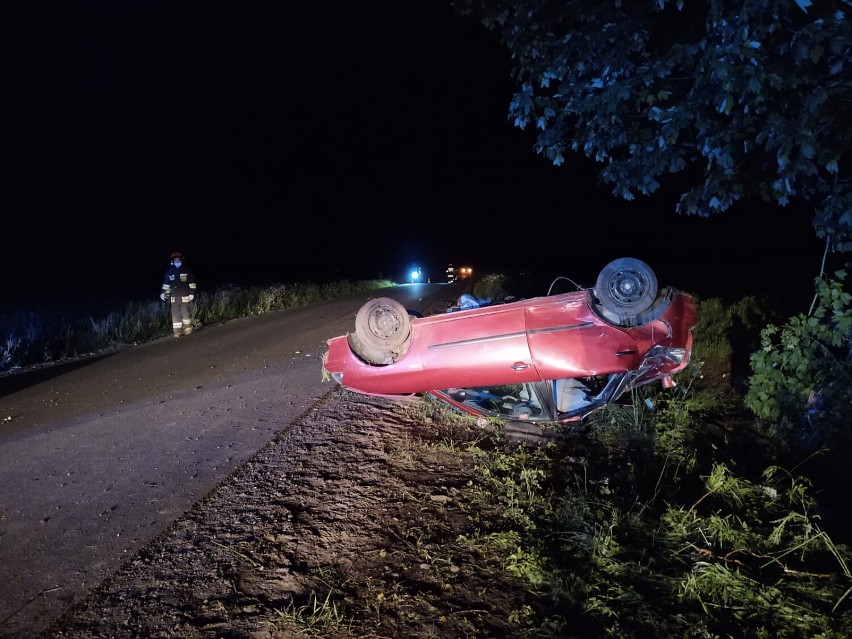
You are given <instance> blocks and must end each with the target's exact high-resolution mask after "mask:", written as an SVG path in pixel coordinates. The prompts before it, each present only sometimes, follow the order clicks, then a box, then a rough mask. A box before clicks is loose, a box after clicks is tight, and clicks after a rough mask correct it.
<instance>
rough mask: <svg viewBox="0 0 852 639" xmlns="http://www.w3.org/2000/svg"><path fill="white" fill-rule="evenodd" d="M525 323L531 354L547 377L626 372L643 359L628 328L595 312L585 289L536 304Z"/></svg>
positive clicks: (526, 317) (545, 377)
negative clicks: (600, 316) (615, 323)
mask: <svg viewBox="0 0 852 639" xmlns="http://www.w3.org/2000/svg"><path fill="white" fill-rule="evenodd" d="M525 322H526V327H527V333H528V345H529V349H530V354H531V356H532V358H533V362H534V364H535V367H536V369H537V370H538V372H539V373H540V374H541V377H542V379H545V380H548V379H549V380H554V379H559V378H563V377H589V376H593V375H600V374H608V373H615V372H620V371H625V370H629V369H631V368H633V367H634V366H636V365H637V364H638V363H639V361H640V360H641V357H640V353H639V352H638V347H637V344H636V342H635V340H634V339H633V338H632V337H631V336H630V334H629V333H628V332H627V330H625V329H623V328H620V327H617V326H612V325H610V324H607V323H605V322H603V321H602V320H601V319H600V318H599V317H598V316H597V315H595V314H594V313H593V312H592V311H591V309H590V308H589V304H588V300H587V293H586V292H581V293H575V294H570V295H565V296H554V298H553V299H552V300H549V301H548V302H545V303H541V304H537V305H532V306H530V307H529V308H528V309H527V311H526V314H525Z"/></svg>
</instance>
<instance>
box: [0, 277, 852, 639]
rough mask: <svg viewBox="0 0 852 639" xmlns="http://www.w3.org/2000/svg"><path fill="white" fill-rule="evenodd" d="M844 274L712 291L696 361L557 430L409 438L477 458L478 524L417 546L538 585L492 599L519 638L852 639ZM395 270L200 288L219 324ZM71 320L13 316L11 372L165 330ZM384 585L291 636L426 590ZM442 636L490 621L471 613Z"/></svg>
mask: <svg viewBox="0 0 852 639" xmlns="http://www.w3.org/2000/svg"><path fill="white" fill-rule="evenodd" d="M845 277H846V274H845V273H844V272H842V271H838V272H837V273H834V274H833V276H831V277H824V276H821V277H820V278H817V280H816V281H815V286H816V296H815V298H814V304H813V306H812V308H811V309H809V311H808V312H807V313H802V314H799V315H796V316H794V317H791V318H787V319H782V318H778V317H775V316H773V314H772V312H771V309H768V308H766V307H765V303H764V302H763V301H762V300H761V299H757V298H753V297H746V298H743V299H741V300H738V301H736V302H733V303H726V302H723V301H721V300H719V299H705V300H702V299H698V300H697V301H698V322H699V323H698V325H697V326H696V328H695V330H694V334H695V345H694V350H693V356H692V360H691V363H690V366H689V367H688V369H687V370H685V371H684V372H683V373H681V374H680V375H678V377H677V379H676V381H677V382H678V383H677V385H676V386H675V387H674V388H672V389H663V388H661V387H660V386H659V385H648V386H645V387H642V388H640V389H638V390H637V391H635V392H634V393H633V394H632V395H631V396H630V397H629V398H628V401H627V402H626V403H619V405H614V406H610V407H607V408H606V409H604V410H601V411H598V412H596V413H593V414H592V415H591V416H590V417H589V418H587V420H586V421H585V422H584V423H583V424H582V425H581V426H580V427H576V426H575V427H571V428H568V427H565V426H554V427H553V428H554V431H553V434H554V435H555V436H554V437H553V438H552V439H548V440H547V441H546V443H538V444H536V445H527V446H511V445H508V444H507V441H506V439H505V438H502V440H501V443H500V444H498V445H495V444H494V439H493V438H492V437H485V436H484V437H483V438H482V439H478V440H476V441H454V440H452V439H448V438H447V437H446V436H445V435H441V436H438V435H436V437H434V438H433V439H431V440H430V439H426V438H421V439H420V440H419V441H418V442H413V443H412V446H413V447H416V446H415V444H416V445H418V446H422V447H426V448H431V449H440V451H441V453H442V454H452V455H454V456H457V457H458V458H460V459H461V460H463V462H464V464H465V465H467V466H468V467H470V468H472V469H473V471H472V477H473V479H471V480H470V481H469V482H468V483H467V486H466V487H465V488H464V489H460V490H459V492H458V494H456V496H455V498H454V499H455V500H456V502H459V501H461V502H462V503H463V510H464V512H466V513H467V514H468V517H470V518H471V521H473V522H474V523H475V526H472V527H471V528H470V530H469V531H468V532H467V533H465V534H463V535H457V536H453V537H452V538H446V539H431V541H430V543H429V544H424V545H420V543H419V542H418V543H417V544H416V547H417V548H419V549H420V550H421V551H422V553H423V561H424V562H438V563H441V565H444V563H445V564H446V565H447V566H456V568H457V569H458V568H459V567H460V570H461V572H460V573H453V574H450V573H448V576H447V579H448V580H450V581H451V580H452V579H455V578H456V577H454V575H455V574H462V575H463V574H465V569H466V563H465V562H476V563H478V564H479V565H480V566H491V567H495V566H496V567H497V569H498V570H499V571H502V572H503V573H504V574H505V575H507V576H510V577H511V578H512V580H513V583H520V584H523V586H522V587H523V588H524V589H525V592H524V593H523V595H524V596H523V597H522V598H521V599H520V600H522V601H523V602H524V603H523V604H522V605H519V606H518V607H515V608H507V609H505V610H492V611H490V614H492V615H494V616H496V617H498V618H500V623H501V624H502V625H503V626H504V627H508V628H512V629H513V632H512V636H518V637H530V638H532V637H536V638H556V637H576V638H578V639H585V638H589V639H592V638H595V639H597V638H600V637H617V638H625V639H627V638H631V639H632V638H636V639H639V638H641V637H649V636H653V637H672V638H675V637H677V638H679V639H680V638H711V637H713V638H715V637H767V638H769V637H772V638H779V637H781V638H805V637H808V638H813V637H818V638H823V639H840V638H845V637H849V636H852V572H850V562H852V550H850V546H849V541H850V538H852V521H850V519H849V515H848V508H847V507H846V498H847V495H846V492H847V490H848V485H849V482H848V476H849V471H848V459H849V458H850V453H852V436H850V432H849V417H848V416H849V415H850V414H852V394H850V393H849V388H852V347H850V334H852V308H851V307H850V301H851V300H852V296H850V294H849V293H848V292H846V287H845V285H844V283H845ZM389 285H392V283H391V282H384V281H367V282H352V283H349V282H342V283H336V284H328V285H322V286H319V285H312V284H309V285H299V286H281V287H268V288H264V289H248V290H237V289H225V290H217V291H216V292H215V293H213V294H211V295H208V296H204V295H201V296H199V299H198V303H197V308H196V320H197V322H198V323H199V324H200V325H211V324H216V323H220V322H225V321H228V320H230V319H235V318H238V317H244V316H247V315H254V314H258V313H264V312H267V311H272V310H278V309H284V308H290V307H293V306H299V305H303V304H308V303H311V302H316V301H320V300H324V299H330V298H333V297H337V296H341V295H349V294H353V293H356V292H359V291H364V290H370V289H375V288H380V287H383V286H389ZM514 285H515V283H514V282H513V281H512V279H511V278H508V277H506V276H503V275H487V276H484V277H482V278H479V279H477V280H476V281H472V282H470V288H471V292H472V293H473V294H474V295H476V296H478V297H491V298H492V299H494V300H495V301H498V302H499V301H502V300H504V299H505V298H506V297H507V296H508V294H509V293H510V292H511V293H514V292H515V289H514ZM4 321H5V320H4ZM5 326H6V324H4V327H5ZM59 326H60V330H58V331H56V330H55V329H51V328H50V325H49V324H47V323H40V322H39V321H36V318H31V321H30V323H29V324H28V323H26V322H24V323H23V324H21V332H18V333H14V332H10V331H9V329H8V328H5V329H4V330H5V331H7V332H5V333H4V338H5V340H6V343H5V349H4V350H3V351H2V357H3V360H2V361H3V370H5V371H9V370H14V369H15V368H16V367H25V366H28V365H33V364H42V363H47V362H49V361H52V360H58V359H63V358H67V357H74V356H81V355H84V354H86V353H91V352H98V351H101V350H104V349H110V348H120V347H124V346H127V345H130V344H133V343H138V342H142V341H146V340H150V339H158V338H162V337H165V336H168V335H169V331H170V329H169V324H168V313H167V310H166V309H165V308H164V307H163V306H162V305H160V304H157V303H149V304H130V305H128V306H127V307H126V308H125V309H124V310H123V311H121V312H116V313H112V314H109V315H107V316H106V317H104V318H101V319H94V318H89V320H88V321H85V322H82V323H79V324H75V325H73V326H72V325H63V324H60V325H59ZM52 331H53V332H52ZM395 410H399V411H407V413H408V417H409V418H410V419H412V420H415V421H417V423H420V424H422V425H423V426H422V431H421V432H425V431H427V430H428V429H429V428H430V427H431V428H433V429H434V430H435V432H436V433H446V432H451V430H452V429H450V430H449V431H448V429H447V428H445V427H444V426H445V425H447V424H464V423H465V421H466V420H471V419H472V418H470V417H467V416H462V415H457V414H455V413H452V412H450V411H449V410H448V409H446V407H444V406H443V405H442V404H438V403H437V402H433V401H431V400H428V399H426V398H424V399H423V401H421V402H417V403H414V404H408V405H405V406H403V407H400V408H398V409H395ZM501 428H502V424H501V423H500V422H494V423H492V424H491V428H490V429H489V432H491V433H493V434H495V435H497V436H500V435H501ZM560 429H561V430H560ZM468 431H470V429H468ZM497 439H500V438H499V437H498V438H497ZM415 453H416V451H415V450H414V449H412V451H410V454H415ZM495 504H498V505H499V508H496V509H495V507H494V505H495ZM495 512H496V514H495ZM476 513H487V516H486V515H477V514H476ZM415 541H416V540H415ZM412 543H414V542H412ZM441 558H445V559H446V561H445V562H443V560H441ZM448 583H449V581H448ZM380 594H381V593H380ZM371 596H373V600H367V599H364V602H366V603H365V604H364V605H365V606H367V607H365V608H364V609H363V610H361V609H360V608H359V605H360V604H361V602H362V600H361V599H360V598H355V599H353V598H352V596H351V593H346V592H345V588H344V587H343V586H340V585H330V586H329V587H328V589H326V590H322V591H320V590H317V591H316V592H313V593H312V594H311V597H310V601H309V603H308V604H305V605H302V604H300V603H298V602H294V603H293V605H292V606H291V607H290V608H288V609H281V610H279V611H278V621H277V624H276V625H278V627H279V630H281V631H282V632H285V631H286V632H293V633H295V634H292V635H287V636H303V637H332V636H334V637H337V636H365V635H363V634H359V632H360V630H367V629H369V628H368V626H370V624H371V623H373V624H375V623H377V622H375V621H372V622H371V621H368V620H375V619H376V618H377V615H376V610H377V608H376V606H378V605H379V603H380V604H381V606H382V607H383V609H384V610H389V609H390V608H392V605H393V601H409V600H410V598H411V597H412V596H413V595H411V594H410V593H409V594H403V593H396V594H395V595H394V598H393V599H387V598H383V599H382V600H381V601H378V600H375V593H372V595H371ZM431 596H434V597H437V598H440V597H441V596H443V595H442V594H441V592H435V593H433V595H431ZM377 602H378V603H377ZM444 621H446V620H444ZM438 622H439V623H438V626H440V625H441V623H443V622H442V620H440V619H439V620H438ZM379 625H381V624H379ZM359 629H360V630H359ZM355 630H359V632H355ZM377 630H380V629H377V628H376V627H373V628H372V630H371V632H375V631H377ZM436 632H437V633H438V634H436V635H434V636H476V635H475V629H471V631H470V632H471V633H473V634H469V635H468V634H465V633H464V632H463V631H458V632H454V633H450V634H446V633H444V634H441V632H439V628H436ZM459 632H461V634H459ZM375 636H384V635H382V634H381V632H380V631H379V634H376V635H375Z"/></svg>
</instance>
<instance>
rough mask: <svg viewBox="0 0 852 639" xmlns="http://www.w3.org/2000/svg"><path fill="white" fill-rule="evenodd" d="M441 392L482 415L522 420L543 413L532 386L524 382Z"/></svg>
mask: <svg viewBox="0 0 852 639" xmlns="http://www.w3.org/2000/svg"><path fill="white" fill-rule="evenodd" d="M443 392H444V393H446V394H447V395H449V396H450V397H452V398H453V399H455V400H456V401H462V403H464V404H466V405H468V406H470V407H471V408H473V409H475V410H476V411H477V412H480V413H482V414H483V415H492V416H495V417H503V418H505V417H511V418H513V419H521V420H522V419H530V418H535V417H538V416H540V415H541V414H542V412H543V411H542V407H541V405H540V404H539V402H538V399H537V397H536V394H535V391H534V390H533V388H532V384H530V383H526V382H525V383H522V384H501V385H498V386H474V387H469V388H453V389H447V390H445V391H443Z"/></svg>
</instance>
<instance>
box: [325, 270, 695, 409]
mask: <svg viewBox="0 0 852 639" xmlns="http://www.w3.org/2000/svg"><path fill="white" fill-rule="evenodd" d="M695 323H696V310H695V302H694V300H693V298H692V296H690V295H689V294H687V293H685V292H684V291H681V290H678V289H676V288H671V287H665V288H662V289H660V288H658V285H657V278H656V276H655V274H654V272H653V270H652V269H651V268H650V267H649V266H648V265H647V264H645V263H644V262H642V261H641V260H638V259H635V258H630V257H625V258H620V259H617V260H614V261H612V262H610V263H609V264H607V265H606V266H605V267H604V268H603V269H602V270H601V271H600V274H599V275H598V278H597V281H596V283H595V286H594V287H592V288H581V289H579V290H577V291H573V292H569V293H562V294H558V295H547V296H544V297H535V298H531V299H524V300H519V301H513V302H510V303H503V304H494V305H486V306H481V307H479V308H470V309H467V310H458V311H455V312H448V313H446V314H441V315H432V316H428V317H414V316H412V315H411V314H410V313H409V312H408V311H407V310H406V309H405V308H404V307H403V306H402V305H401V304H400V303H399V302H397V301H395V300H393V299H391V298H388V297H378V298H375V299H372V300H370V301H368V302H367V303H365V304H364V305H363V306H362V307H361V309H360V310H359V311H358V314H357V316H356V318H355V330H354V331H353V332H350V333H348V334H346V335H342V336H339V337H334V338H332V339H329V340H328V342H327V344H328V350H327V352H326V353H325V356H324V358H323V370H324V374H327V375H328V376H330V377H331V379H333V380H334V381H335V382H337V383H338V384H340V386H341V387H343V388H346V389H348V390H351V391H355V392H358V393H362V394H367V395H376V396H383V397H400V396H410V395H416V394H428V395H431V396H433V397H435V398H437V399H438V400H440V401H443V402H445V403H447V404H449V405H451V406H453V407H454V408H456V409H458V410H460V411H462V412H464V413H468V414H471V415H478V416H484V417H494V418H501V419H507V420H519V421H529V422H576V421H580V420H582V419H583V418H585V417H586V416H587V415H589V414H590V413H592V412H593V411H595V410H598V409H600V408H602V407H604V406H606V405H607V404H609V403H611V402H614V401H615V400H617V399H618V398H619V397H621V396H622V395H624V394H625V393H626V392H628V391H630V390H632V389H635V388H638V387H639V386H643V385H645V384H649V383H652V382H658V381H659V382H660V383H661V384H662V385H663V387H665V388H668V387H671V386H672V385H674V382H673V380H672V376H673V375H675V374H676V373H678V372H680V371H682V370H683V369H684V368H685V367H686V366H687V364H688V363H689V359H690V355H691V351H692V329H693V327H694V326H695Z"/></svg>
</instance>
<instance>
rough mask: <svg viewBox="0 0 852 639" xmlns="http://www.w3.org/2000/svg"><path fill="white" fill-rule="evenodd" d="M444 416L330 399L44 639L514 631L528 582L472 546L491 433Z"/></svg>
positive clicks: (485, 512)
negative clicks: (480, 451) (478, 460)
mask: <svg viewBox="0 0 852 639" xmlns="http://www.w3.org/2000/svg"><path fill="white" fill-rule="evenodd" d="M433 409H435V407H434V405H433V403H432V402H429V401H428V400H425V399H416V400H411V401H410V402H404V403H399V402H390V401H388V400H382V399H375V398H366V397H362V396H358V395H354V394H350V393H347V392H345V391H336V392H334V393H330V394H329V395H328V396H326V397H325V398H323V399H322V400H320V401H319V402H318V403H317V405H316V406H314V407H312V408H311V409H310V410H309V411H308V412H307V413H306V415H305V416H304V417H303V418H302V419H301V420H299V421H298V422H297V423H295V424H294V425H293V427H292V428H291V429H289V430H288V431H287V432H286V433H282V434H281V435H280V436H278V437H276V438H275V440H274V441H272V442H271V443H270V444H269V445H267V446H266V447H265V448H264V449H263V450H261V451H260V452H259V453H258V454H256V455H255V456H253V457H252V458H251V459H250V460H249V461H247V462H246V463H245V464H244V465H242V466H241V467H240V468H239V469H238V470H237V471H236V472H234V473H233V474H232V475H231V476H230V477H228V478H227V479H226V480H225V481H223V482H222V483H221V485H219V486H218V487H217V488H216V489H215V490H213V491H212V492H211V493H210V494H208V495H207V496H206V497H205V498H204V499H203V500H202V501H201V502H200V503H199V504H197V506H196V507H195V508H193V509H192V511H191V512H189V513H188V514H187V515H186V516H185V517H182V518H180V519H179V520H178V521H176V522H175V523H174V524H173V525H172V526H170V527H169V529H168V530H166V531H164V532H163V534H162V535H160V536H159V537H158V538H157V539H156V540H155V541H154V542H153V543H151V544H150V545H148V546H147V547H146V548H145V549H143V550H142V551H140V552H139V553H138V554H137V555H136V556H134V557H131V558H130V559H129V560H128V562H127V563H126V564H125V565H124V566H123V567H122V569H121V570H120V571H119V572H118V573H117V574H116V575H115V576H114V577H113V578H111V579H110V580H108V582H106V583H105V584H104V585H103V586H102V587H100V588H98V589H97V591H96V592H94V593H93V594H92V596H91V597H89V599H88V600H87V601H85V602H84V603H83V604H82V605H81V606H80V607H78V608H76V609H74V610H72V611H71V612H70V613H69V614H68V615H67V616H65V617H64V618H62V619H60V621H59V622H58V623H57V624H55V625H54V626H53V627H51V628H50V629H49V630H48V631H47V633H45V634H44V635H43V637H44V638H45V639H47V638H48V637H51V638H53V637H65V638H66V639H72V638H74V639H94V638H96V637H97V638H102V637H162V638H165V637H182V638H188V639H193V638H208V639H213V638H214V637H246V638H248V637H251V638H254V639H261V638H270V639H271V638H273V637H275V638H281V637H297V636H299V637H303V636H318V637H319V636H321V637H401V636H404V637H438V636H440V637H486V636H487V637H500V636H512V635H513V628H512V626H511V624H509V623H508V622H507V621H506V618H507V615H506V611H510V610H519V611H520V610H522V609H523V607H524V606H525V605H527V604H528V603H529V598H530V595H529V594H528V590H527V588H526V587H525V584H524V583H522V582H521V581H517V582H516V581H515V580H514V579H513V578H511V577H510V576H509V573H507V572H506V571H505V570H504V569H503V567H502V566H499V565H489V563H488V561H487V560H486V559H485V558H484V557H481V556H479V552H477V551H476V550H474V547H473V544H471V545H470V546H468V545H466V544H465V541H464V540H465V536H466V535H474V534H476V532H477V531H479V530H481V529H482V527H483V526H487V523H486V522H487V521H488V519H489V518H492V517H493V518H495V519H496V518H497V517H498V516H499V512H500V509H502V508H503V506H502V505H501V504H499V503H489V500H488V499H483V495H481V494H476V490H477V489H476V488H475V485H476V483H475V482H474V481H473V480H474V476H473V475H474V467H475V466H474V457H473V456H471V455H464V454H459V451H461V450H463V449H464V448H465V446H466V445H469V444H472V443H474V442H477V443H478V444H479V445H481V444H482V443H483V440H488V439H490V438H491V437H492V436H491V435H488V434H487V433H485V432H484V431H483V430H481V429H480V428H478V427H477V426H476V425H475V423H472V422H471V421H470V420H468V419H446V418H444V417H442V414H443V413H444V411H442V410H440V409H435V410H437V412H436V413H435V415H430V413H429V411H431V410H433ZM448 447H449V448H448ZM472 507H475V509H473V510H472V509H471V508H472ZM489 509H491V512H489ZM495 611H498V612H499V614H495ZM516 629H517V628H515V630H516Z"/></svg>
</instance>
